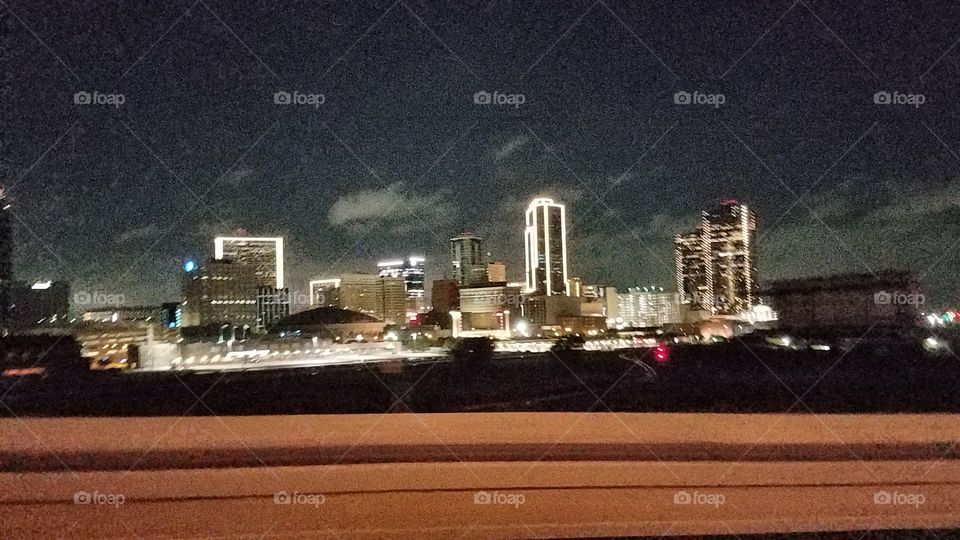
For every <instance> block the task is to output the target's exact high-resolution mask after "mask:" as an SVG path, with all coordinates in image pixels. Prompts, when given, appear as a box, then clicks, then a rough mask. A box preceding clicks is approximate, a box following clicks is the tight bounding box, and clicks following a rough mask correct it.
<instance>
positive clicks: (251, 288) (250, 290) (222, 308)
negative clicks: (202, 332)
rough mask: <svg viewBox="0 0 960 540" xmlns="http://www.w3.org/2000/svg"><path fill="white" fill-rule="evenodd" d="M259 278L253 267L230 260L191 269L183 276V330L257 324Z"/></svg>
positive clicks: (252, 325) (214, 261) (208, 263)
mask: <svg viewBox="0 0 960 540" xmlns="http://www.w3.org/2000/svg"><path fill="white" fill-rule="evenodd" d="M258 285H259V283H258V276H257V274H256V272H255V270H254V269H253V267H251V266H249V265H246V264H241V263H237V262H234V261H232V260H229V259H220V260H210V261H207V262H206V263H205V264H203V265H202V266H200V267H195V266H191V267H190V270H187V271H186V272H185V273H184V276H183V304H181V324H182V325H183V326H206V325H209V324H232V325H237V326H244V325H249V326H250V327H251V328H254V327H255V326H256V324H257V286H258Z"/></svg>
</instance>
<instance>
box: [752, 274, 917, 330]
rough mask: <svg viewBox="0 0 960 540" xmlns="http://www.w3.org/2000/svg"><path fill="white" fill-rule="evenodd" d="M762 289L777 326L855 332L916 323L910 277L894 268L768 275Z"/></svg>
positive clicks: (914, 293) (914, 285)
mask: <svg viewBox="0 0 960 540" xmlns="http://www.w3.org/2000/svg"><path fill="white" fill-rule="evenodd" d="M764 294H766V295H768V296H769V297H770V299H771V301H772V303H773V309H774V310H775V311H776V313H777V316H778V319H779V326H780V327H781V328H784V329H791V330H801V331H802V330H810V331H830V332H836V333H843V332H852V333H854V334H857V335H860V334H862V333H863V332H865V331H866V330H867V329H869V328H871V327H884V328H909V327H913V326H916V325H917V324H918V323H919V321H920V311H921V307H922V306H923V304H924V303H925V298H924V296H923V294H922V293H921V292H920V288H919V285H918V283H917V280H916V278H915V277H914V276H913V275H912V274H910V273H908V272H899V271H883V272H879V273H877V274H875V275H874V274H843V275H835V276H825V277H809V278H801V279H788V280H781V281H774V282H773V283H771V284H770V287H769V288H768V289H767V290H766V291H765V292H764Z"/></svg>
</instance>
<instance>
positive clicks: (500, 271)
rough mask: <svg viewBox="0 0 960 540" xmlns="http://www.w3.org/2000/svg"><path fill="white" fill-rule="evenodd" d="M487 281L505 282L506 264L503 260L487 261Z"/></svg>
mask: <svg viewBox="0 0 960 540" xmlns="http://www.w3.org/2000/svg"><path fill="white" fill-rule="evenodd" d="M487 281H489V282H490V283H506V282H507V265H506V264H504V262H503V261H493V262H489V263H487Z"/></svg>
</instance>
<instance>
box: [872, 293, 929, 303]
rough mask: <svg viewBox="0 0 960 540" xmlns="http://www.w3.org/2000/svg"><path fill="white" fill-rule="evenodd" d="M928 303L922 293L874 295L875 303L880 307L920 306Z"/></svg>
mask: <svg viewBox="0 0 960 540" xmlns="http://www.w3.org/2000/svg"><path fill="white" fill-rule="evenodd" d="M925 302H926V297H925V296H924V295H923V294H921V293H904V292H899V291H893V292H887V291H878V292H875V293H873V303H874V304H876V305H878V306H890V305H894V306H920V305H923V304H924V303H925Z"/></svg>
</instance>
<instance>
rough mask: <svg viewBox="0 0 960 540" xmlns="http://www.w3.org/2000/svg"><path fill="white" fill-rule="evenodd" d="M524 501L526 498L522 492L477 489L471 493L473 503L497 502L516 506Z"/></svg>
mask: <svg viewBox="0 0 960 540" xmlns="http://www.w3.org/2000/svg"><path fill="white" fill-rule="evenodd" d="M525 502H527V498H526V496H524V494H523V493H505V492H500V491H478V492H476V493H474V494H473V504H499V505H506V506H512V507H514V508H518V507H519V506H520V505H521V504H523V503H525Z"/></svg>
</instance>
